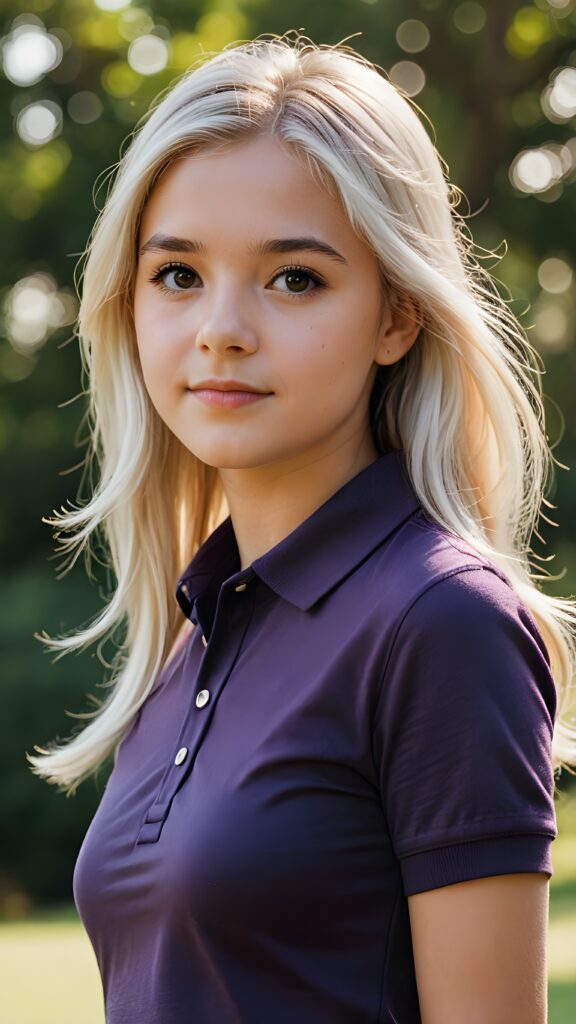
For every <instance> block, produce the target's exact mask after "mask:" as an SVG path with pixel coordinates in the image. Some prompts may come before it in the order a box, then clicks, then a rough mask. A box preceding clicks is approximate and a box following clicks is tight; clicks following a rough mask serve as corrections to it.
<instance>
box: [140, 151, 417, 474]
mask: <svg viewBox="0 0 576 1024" xmlns="http://www.w3.org/2000/svg"><path fill="white" fill-rule="evenodd" d="M381 287H382V286H381V282H380V278H379V273H378V261H377V259H376V257H375V256H374V255H373V253H372V252H371V250H370V249H369V248H368V247H367V246H366V245H365V244H364V243H363V242H362V241H361V240H360V239H359V238H358V236H357V235H356V234H355V232H354V231H353V229H352V228H351V226H350V224H349V223H348V220H347V219H346V216H345V214H344V211H343V208H342V206H341V205H340V203H339V202H338V201H336V200H335V199H333V198H332V197H331V196H330V195H328V193H327V192H326V191H325V190H324V189H323V188H322V187H321V186H320V185H318V184H317V183H316V182H315V180H314V179H313V178H312V176H311V175H310V173H309V171H308V170H307V168H306V167H305V166H303V165H302V164H301V163H300V162H299V161H298V160H297V159H296V158H295V157H293V156H291V155H290V154H288V153H286V151H285V150H284V149H282V148H281V145H280V143H279V142H278V141H277V140H276V139H274V138H273V137H271V136H259V137H258V138H255V139H251V140H249V141H247V142H246V141H242V142H240V143H235V144H233V145H232V146H228V147H227V148H226V149H221V150H220V151H216V150H214V149H212V150H211V151H210V152H202V153H200V154H198V155H194V154H188V155H185V156H184V157H182V158H180V159H178V160H177V161H176V162H175V163H173V164H172V165H171V166H170V167H169V168H168V169H167V170H166V171H165V172H164V174H163V175H162V177H161V178H160V180H159V182H158V183H157V185H156V187H155V188H154V190H153V192H152V194H151V196H150V198H149V200H148V202H147V205H146V207H145V209H144V213H143V218H142V224H141V234H140V238H139V258H138V269H137V275H136V285H135V294H134V320H135V329H136V337H137V344H138V351H139V355H140V361H141V365H142V372H143V375H144V381H145V384H146V388H147V390H148V392H149V395H150V399H151V401H152V403H153V405H154V406H155V408H156V410H157V412H158V413H159V415H160V416H161V418H162V419H163V420H164V422H165V423H166V425H167V426H168V427H169V429H170V430H171V431H172V432H173V433H174V434H175V435H176V436H177V437H178V438H179V439H180V441H181V442H182V443H183V444H184V445H185V446H186V448H188V449H189V451H190V452H192V453H193V454H194V455H195V456H196V457H197V458H199V459H201V460H202V461H203V462H205V463H207V464H209V465H211V466H216V467H218V468H223V469H224V468H226V469H232V468H249V467H250V468H252V467H258V466H264V465H269V464H271V463H275V464H277V466H278V468H280V464H286V466H289V467H291V468H297V467H299V466H301V465H304V464H308V463H310V462H311V461H315V460H316V459H318V458H322V457H323V456H324V455H327V454H329V453H330V452H334V451H335V450H336V449H342V450H343V451H345V450H346V449H347V448H353V449H354V451H357V450H358V449H360V448H362V446H363V445H364V446H365V447H366V445H369V446H370V449H371V451H372V452H373V457H374V458H375V457H376V455H377V453H376V451H375V449H374V446H373V442H372V439H371V436H370V431H369V424H368V404H369V398H370V391H371V388H372V384H373V381H374V377H375V374H376V372H377V369H378V364H383V363H393V362H395V361H396V360H397V359H400V358H401V356H402V355H404V353H405V351H406V350H407V348H409V346H410V344H411V343H412V341H413V340H414V338H415V336H416V333H417V331H418V324H417V323H415V322H414V321H413V320H406V319H403V320H402V321H401V322H400V321H398V320H393V315H392V314H388V313H386V315H384V316H383V318H382V325H381V326H379V317H380V313H381ZM207 380H210V381H217V382H224V381H228V382H229V381H235V382H238V383H237V389H238V390H241V389H242V385H244V386H246V387H247V388H253V389H257V390H258V391H259V392H263V393H264V394H261V395H260V396H259V397H258V398H256V400H252V401H245V400H243V399H242V396H238V395H234V393H228V396H227V397H224V398H223V397H222V393H221V392H220V393H219V392H216V394H214V393H212V394H210V392H209V391H208V393H206V390H204V391H201V390H198V389H199V388H200V387H201V385H202V384H203V382H206V381H207ZM244 397H245V396H244Z"/></svg>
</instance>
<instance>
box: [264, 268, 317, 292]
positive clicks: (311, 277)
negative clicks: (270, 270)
mask: <svg viewBox="0 0 576 1024" xmlns="http://www.w3.org/2000/svg"><path fill="white" fill-rule="evenodd" d="M279 277H285V278H286V284H288V285H296V291H295V292H288V294H289V295H290V296H291V297H292V298H298V297H299V296H300V295H308V294H309V293H310V291H316V289H317V288H321V287H322V285H323V282H322V281H321V280H320V278H319V277H318V276H317V275H316V274H314V273H313V272H312V271H311V270H306V267H284V269H283V270H280V271H279V272H278V273H277V274H276V275H275V277H274V278H273V280H274V281H277V280H278V278H279ZM303 278H304V279H306V278H307V279H308V281H313V282H314V287H313V288H311V289H309V288H306V280H304V288H302V287H301V284H302V279H303Z"/></svg>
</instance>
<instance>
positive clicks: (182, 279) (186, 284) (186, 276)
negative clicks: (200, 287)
mask: <svg viewBox="0 0 576 1024" xmlns="http://www.w3.org/2000/svg"><path fill="white" fill-rule="evenodd" d="M197 276H198V275H197V273H196V271H195V270H191V268H190V267H187V266H186V264H185V263H165V264H164V266H163V267H158V270H155V271H154V273H153V274H152V276H151V277H149V278H148V280H149V281H151V282H152V284H155V285H157V287H158V288H160V290H161V291H163V292H171V293H172V294H174V292H183V291H187V290H188V289H189V288H190V282H191V279H192V278H194V277H197ZM170 277H172V280H173V282H174V284H173V286H170V287H167V285H166V283H165V279H168V278H170Z"/></svg>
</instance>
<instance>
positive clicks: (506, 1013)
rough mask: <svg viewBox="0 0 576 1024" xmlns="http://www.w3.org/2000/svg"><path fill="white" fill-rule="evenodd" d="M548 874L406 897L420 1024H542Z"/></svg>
mask: <svg viewBox="0 0 576 1024" xmlns="http://www.w3.org/2000/svg"><path fill="white" fill-rule="evenodd" d="M548 887H549V882H548V876H547V875H545V874H543V873H541V872H519V873H518V874H514V875H496V876H494V877H489V878H475V879H473V880H472V881H469V882H460V883H458V884H457V885H447V886H444V887H443V888H441V889H432V890H430V891H429V892H421V893H417V894H416V895H415V896H409V897H408V908H409V912H410V925H411V930H412V944H413V947H414V962H415V967H416V980H417V985H418V996H419V1001H420V1006H421V1013H422V1024H546V1021H547V998H546V995H547V961H546V936H547V925H548V909H549V888H548Z"/></svg>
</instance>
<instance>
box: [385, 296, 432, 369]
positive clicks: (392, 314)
mask: <svg viewBox="0 0 576 1024" xmlns="http://www.w3.org/2000/svg"><path fill="white" fill-rule="evenodd" d="M423 323H424V315H423V312H422V310H421V309H420V307H419V305H418V303H417V302H416V299H414V298H413V297H412V296H411V295H408V294H406V293H402V294H401V293H399V292H397V291H395V290H390V291H389V292H388V295H387V296H386V303H385V308H384V310H383V312H382V323H381V325H380V329H379V331H378V344H377V349H376V353H375V355H374V360H375V362H377V363H379V364H380V365H381V366H386V365H390V364H392V363H397V362H398V360H399V359H402V356H404V355H406V352H408V350H409V349H410V348H411V347H412V345H413V344H414V342H415V341H416V338H417V337H418V334H419V333H420V330H421V328H422V326H423Z"/></svg>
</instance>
